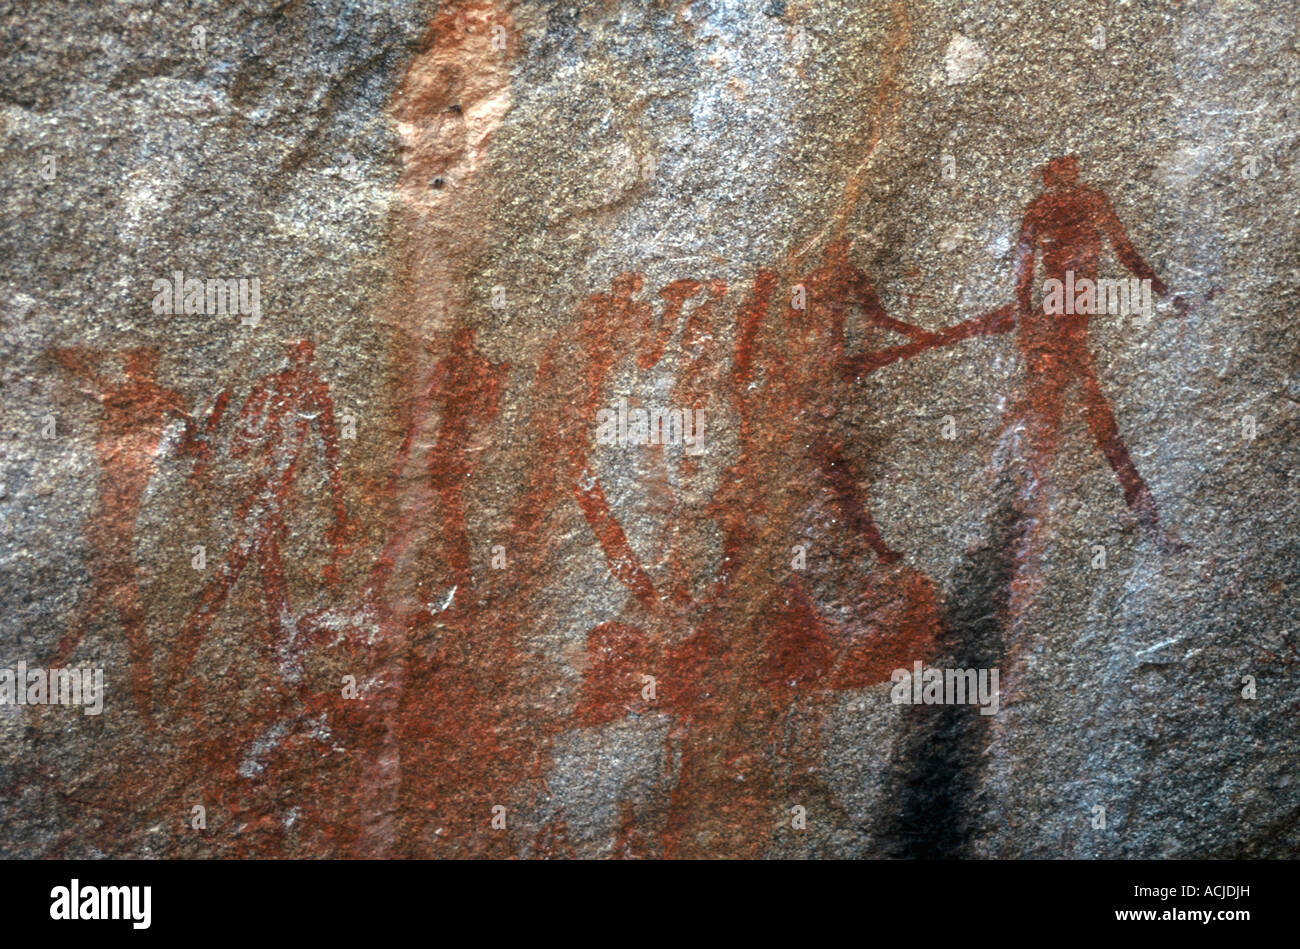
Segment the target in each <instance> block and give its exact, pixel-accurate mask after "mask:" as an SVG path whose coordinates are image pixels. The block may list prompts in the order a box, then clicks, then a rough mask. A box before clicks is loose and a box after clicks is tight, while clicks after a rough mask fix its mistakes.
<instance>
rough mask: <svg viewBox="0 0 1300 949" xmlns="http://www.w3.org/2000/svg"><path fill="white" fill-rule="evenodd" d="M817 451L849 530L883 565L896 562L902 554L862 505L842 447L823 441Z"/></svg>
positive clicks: (824, 474)
mask: <svg viewBox="0 0 1300 949" xmlns="http://www.w3.org/2000/svg"><path fill="white" fill-rule="evenodd" d="M814 452H815V456H816V461H817V465H818V467H819V468H820V469H821V473H822V477H824V478H825V479H826V483H827V484H828V485H829V486H830V489H831V491H832V492H833V494H834V495H835V502H836V504H837V505H838V506H839V509H840V512H841V513H842V514H843V515H844V519H845V520H847V521H848V522H849V527H850V528H852V529H853V531H854V532H855V533H857V534H858V535H860V536H861V537H863V538H865V539H866V541H867V543H868V544H870V545H871V549H872V550H874V551H875V552H876V556H877V557H879V558H880V562H881V563H894V562H895V561H896V560H898V559H899V558H900V557H902V556H903V555H902V554H900V553H898V551H896V550H892V549H891V548H890V547H889V545H888V544H886V543H885V538H884V537H882V536H881V534H880V529H879V528H878V527H876V522H875V521H874V520H872V518H871V512H870V511H868V510H867V508H866V506H865V505H864V504H863V503H862V498H861V496H860V494H859V492H858V484H857V481H856V480H855V479H854V477H853V474H852V472H850V470H849V465H848V461H847V460H846V459H845V457H844V454H843V452H842V451H840V447H839V446H838V445H836V444H834V443H832V442H831V441H830V440H828V439H823V440H822V441H820V442H819V443H818V445H817V446H816V448H815V449H814Z"/></svg>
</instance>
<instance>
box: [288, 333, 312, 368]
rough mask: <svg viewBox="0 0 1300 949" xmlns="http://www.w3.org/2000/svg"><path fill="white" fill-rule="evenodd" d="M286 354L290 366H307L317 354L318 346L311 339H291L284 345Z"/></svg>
mask: <svg viewBox="0 0 1300 949" xmlns="http://www.w3.org/2000/svg"><path fill="white" fill-rule="evenodd" d="M284 352H285V355H286V356H288V357H289V365H291V366H295V367H301V366H306V365H307V364H308V363H310V362H311V360H312V356H314V355H315V354H316V345H315V343H313V342H312V341H311V340H309V339H291V340H288V341H287V342H286V343H285V344H284Z"/></svg>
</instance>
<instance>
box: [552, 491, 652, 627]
mask: <svg viewBox="0 0 1300 949" xmlns="http://www.w3.org/2000/svg"><path fill="white" fill-rule="evenodd" d="M573 496H574V498H575V499H576V500H577V502H578V506H579V507H580V508H582V513H583V516H585V517H586V518H587V523H588V524H590V525H591V529H592V530H593V531H594V532H595V533H596V538H597V540H599V541H600V548H601V550H603V551H604V552H605V559H606V561H607V562H608V563H609V570H610V572H611V573H612V574H614V576H615V577H617V578H618V580H619V582H620V583H622V584H623V585H624V586H626V587H627V588H628V589H629V590H631V591H632V593H633V595H635V596H636V598H637V599H638V600H640V601H641V603H642V604H644V605H645V606H646V607H647V608H650V609H653V608H654V607H655V606H656V604H657V603H658V600H659V595H658V593H656V592H655V588H654V584H653V583H651V582H650V578H649V577H648V576H647V575H646V572H645V570H644V569H643V568H642V567H641V562H640V561H639V560H638V559H637V556H636V552H635V551H633V550H632V545H631V544H629V543H628V541H627V535H626V534H624V533H623V527H622V525H621V524H619V522H618V520H617V519H616V518H615V517H614V513H613V511H611V510H610V507H609V501H608V500H606V498H605V492H604V491H603V490H602V489H601V487H600V482H599V481H597V480H596V479H595V478H594V477H592V476H591V474H590V473H589V472H588V471H587V470H586V469H585V468H584V469H582V471H581V473H580V474H579V475H578V477H577V479H576V480H575V481H574V483H573Z"/></svg>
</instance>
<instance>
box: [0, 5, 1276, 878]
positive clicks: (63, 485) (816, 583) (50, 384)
mask: <svg viewBox="0 0 1300 949" xmlns="http://www.w3.org/2000/svg"><path fill="white" fill-rule="evenodd" d="M0 28H2V29H3V33H4V36H5V40H6V42H5V52H4V53H3V55H0V141H2V142H3V146H4V147H3V152H2V154H0V163H3V168H4V175H3V179H2V181H3V183H2V184H0V202H2V203H3V209H4V214H3V218H2V219H0V249H2V250H3V256H2V258H0V279H3V283H4V294H3V299H2V300H0V307H2V308H3V310H2V313H0V316H2V319H3V325H2V327H0V333H2V334H3V335H2V337H0V340H2V345H3V353H4V359H3V391H4V397H3V400H0V451H2V452H3V455H2V457H0V512H2V514H3V529H2V530H3V533H2V535H0V565H2V567H3V573H2V576H3V580H0V584H2V587H0V591H2V592H0V596H3V602H4V605H5V623H4V626H3V629H4V632H3V635H2V636H0V645H3V654H0V670H3V669H10V670H15V672H17V670H18V667H19V663H25V668H26V669H28V670H39V669H57V668H76V669H87V670H93V669H102V670H103V674H104V693H103V709H102V714H83V713H82V712H81V711H79V710H77V709H76V708H69V707H65V706H62V705H57V704H47V705H45V706H42V705H40V704H39V699H36V698H34V699H33V700H34V701H36V702H37V704H33V705H17V704H14V702H16V701H17V695H18V692H20V691H24V690H22V689H17V688H16V687H15V686H14V685H13V681H12V678H11V679H10V686H9V689H10V691H9V693H7V695H8V696H10V697H12V701H8V702H7V703H6V704H3V705H0V749H2V750H0V794H2V795H3V797H2V801H3V804H2V805H0V854H3V855H5V856H67V857H79V856H152V857H196V856H274V855H284V856H295V857H304V856H387V857H425V856H432V857H440V856H495V857H506V856H519V857H542V856H552V857H558V856H578V857H629V856H632V857H635V856H647V857H691V856H736V857H740V856H744V857H763V856H768V857H796V856H837V857H881V856H891V857H922V856H965V857H1016V856H1030V857H1173V856H1190V857H1233V856H1258V857H1284V856H1294V855H1295V854H1296V853H1297V851H1298V850H1300V788H1298V787H1297V785H1296V784H1295V783H1294V781H1293V775H1294V772H1295V764H1296V755H1297V751H1300V717H1298V716H1297V711H1300V694H1298V692H1300V690H1298V689H1297V677H1296V666H1297V663H1300V643H1297V638H1300V630H1297V629H1296V625H1297V623H1296V621H1297V619H1298V618H1300V596H1298V595H1300V570H1297V562H1298V561H1300V542H1298V541H1297V526H1298V521H1300V516H1298V515H1300V502H1298V500H1297V491H1296V479H1297V463H1298V462H1300V458H1298V457H1297V449H1296V435H1297V428H1298V426H1300V408H1298V405H1297V403H1300V360H1298V358H1297V347H1296V343H1295V341H1294V332H1293V331H1294V327H1295V317H1294V314H1295V312H1296V309H1297V305H1298V304H1300V298H1298V297H1300V294H1298V293H1297V260H1298V257H1297V244H1296V239H1295V234H1296V230H1295V224H1294V221H1295V217H1296V214H1297V210H1298V208H1297V201H1298V199H1297V189H1296V184H1297V180H1296V157H1297V144H1296V143H1297V136H1296V132H1295V125H1296V123H1295V117H1296V114H1297V106H1298V105H1300V103H1298V101H1297V91H1298V90H1300V75H1298V74H1297V66H1296V64H1297V38H1296V22H1295V16H1294V9H1293V6H1292V4H1290V3H1289V2H1286V0H1261V2H1258V3H1253V4H1250V5H1247V6H1239V5H1231V4H1226V3H1215V2H1209V0H1196V2H1177V0H1156V2H1150V3H1143V4H1135V3H1123V4H1101V3H1095V2H1078V0H1070V2H1063V3H1058V4H1031V3H1022V2H1019V0H1015V2H989V3H980V4H967V5H960V4H950V3H925V2H906V0H892V2H888V3H885V2H882V3H877V4H856V3H843V2H839V0H822V2H818V3H801V2H794V0H770V2H769V0H753V2H724V0H718V2H689V0H687V2H671V3H659V2H655V3H649V4H633V3H626V2H623V3H620V2H607V3H600V4H578V5H568V4H558V3H552V2H528V3H507V2H505V0H465V2H452V3H444V4H435V3H428V2H425V3H416V2H406V3H402V2H395V0H367V2H366V3H363V4H351V3H342V2H337V0H319V2H312V3H280V4H276V3H269V2H252V3H243V4H230V3H225V2H222V0H212V2H205V3H202V4H197V5H193V4H181V3H175V2H171V0H163V2H161V3H157V2H151V3H143V2H129V3H118V4H112V5H94V4H82V5H73V6H71V7H68V6H64V5H54V4H50V5H38V6H37V7H36V8H34V9H32V8H29V7H26V6H21V5H14V6H12V7H11V8H10V9H9V10H8V11H6V12H3V13H0ZM1069 156H1076V158H1075V160H1074V161H1071V160H1070V158H1069ZM1040 251H1041V258H1038V257H1036V253H1037V252H1040ZM1029 261H1036V264H1037V267H1036V269H1035V270H1034V271H1033V274H1032V276H1031V277H1026V282H1025V283H1024V285H1023V287H1022V288H1020V289H1021V290H1023V291H1024V293H1027V294H1029V296H1028V297H1026V296H1024V294H1023V293H1019V294H1018V287H1017V282H1016V277H1017V273H1024V268H1025V265H1026V263H1027V262H1029ZM1066 270H1069V271H1071V273H1072V276H1077V277H1080V278H1090V279H1096V278H1103V279H1107V280H1113V279H1118V278H1121V277H1123V278H1129V277H1133V278H1136V279H1139V280H1142V279H1146V280H1149V281H1150V282H1149V283H1148V284H1147V287H1148V288H1149V289H1151V291H1152V298H1151V301H1150V302H1151V308H1150V310H1149V312H1146V313H1143V312H1137V313H1130V314H1127V315H1126V314H1123V313H1113V312H1101V313H1097V314H1095V315H1093V317H1092V319H1091V321H1088V320H1087V318H1086V316H1085V317H1083V318H1079V317H1075V316H1068V315H1061V316H1053V317H1046V316H1044V313H1043V307H1044V306H1045V304H1044V303H1043V300H1042V297H1043V296H1044V293H1043V290H1044V288H1043V286H1042V282H1043V281H1044V280H1045V279H1046V278H1048V277H1051V276H1052V275H1053V274H1064V272H1065V271H1066ZM178 273H179V275H180V276H177V274H178ZM187 281H190V282H188V283H187ZM194 281H197V282H194ZM241 281H242V282H241ZM254 281H256V282H254ZM218 289H219V290H220V291H221V295H220V296H218V293H217V291H218ZM1161 291H1167V292H1164V293H1162V292H1161ZM1136 299H1137V300H1139V301H1140V300H1141V294H1140V292H1139V293H1138V296H1137V298H1136ZM950 327H958V329H957V330H950V331H949V332H947V333H944V332H943V331H944V330H945V329H947V328H950ZM1085 327H1086V335H1085V333H1084V328H1085ZM651 409H655V410H671V420H672V421H673V423H674V425H675V426H676V427H670V428H666V429H665V430H666V431H668V432H670V433H673V434H680V430H681V428H682V427H683V425H682V423H683V420H684V421H685V426H684V427H685V430H686V433H687V435H689V436H690V438H691V439H693V440H694V441H693V443H692V442H687V441H685V440H683V439H681V438H678V439H676V440H675V441H676V443H674V444H668V445H648V444H639V443H637V442H638V432H639V429H638V411H640V410H651ZM682 410H686V411H685V415H684V416H683V411H682ZM1112 419H1113V424H1112V421H1111V420H1112ZM664 424H665V425H666V426H667V424H668V423H667V422H665V423H664ZM611 441H612V442H613V443H612V444H611V443H609V442H611ZM620 442H622V443H621V444H620ZM1108 462H1109V464H1108ZM1157 512H1158V513H1157ZM914 663H922V664H923V667H932V668H936V669H939V670H945V669H973V670H979V671H983V673H984V674H986V675H987V674H988V673H990V672H991V671H993V670H996V671H997V672H998V674H999V677H1000V678H999V689H998V695H997V699H996V700H995V701H988V702H984V703H983V705H978V704H970V703H969V702H967V703H964V704H953V703H947V704H927V703H924V702H922V704H903V703H900V702H898V701H897V699H898V698H899V697H900V695H906V696H909V697H910V696H911V695H912V694H913V693H912V691H911V687H910V685H911V684H910V681H906V680H905V681H904V682H903V687H902V688H901V689H900V688H899V686H898V683H897V681H891V677H892V679H893V680H897V679H898V677H899V674H898V673H896V672H895V670H905V671H907V672H909V673H910V672H911V671H912V670H913V669H914V668H915V667H914ZM37 677H38V678H39V675H38V676H37ZM24 684H25V685H26V684H27V683H24ZM5 687H6V685H5V678H4V673H3V672H2V671H0V699H3V698H6V693H4V689H5ZM920 687H921V682H919V681H918V683H917V690H918V691H917V694H918V695H920V694H921V692H920ZM28 697H31V696H30V693H28ZM87 701H88V700H87ZM981 712H993V714H981Z"/></svg>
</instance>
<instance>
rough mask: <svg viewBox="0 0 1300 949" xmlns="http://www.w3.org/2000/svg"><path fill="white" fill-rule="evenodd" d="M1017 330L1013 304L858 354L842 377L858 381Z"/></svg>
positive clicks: (850, 360) (846, 366)
mask: <svg viewBox="0 0 1300 949" xmlns="http://www.w3.org/2000/svg"><path fill="white" fill-rule="evenodd" d="M1015 328H1016V315H1015V304H1011V303H1008V304H1005V305H1004V306H1000V307H998V308H997V309H996V310H990V311H989V312H987V313H984V314H982V315H980V316H977V317H975V318H974V319H970V320H964V321H963V322H961V323H956V324H954V325H952V326H949V327H947V328H945V329H942V330H938V331H937V332H934V333H930V334H928V335H927V336H926V338H925V339H918V340H914V341H912V342H910V343H903V344H902V345H901V346H889V347H886V348H885V349H876V350H869V351H867V352H864V353H859V354H858V355H856V356H853V357H852V358H850V359H848V360H846V361H845V367H844V369H843V375H844V377H845V378H847V379H858V378H861V377H862V376H865V375H866V374H867V373H869V372H874V371H875V370H877V369H881V368H883V367H885V366H888V365H889V364H890V363H895V362H898V361H899V360H903V359H911V358H912V357H913V356H916V355H919V354H920V353H923V352H925V351H926V350H927V349H938V348H939V347H941V346H951V345H952V344H953V343H959V342H961V341H962V340H964V339H970V338H971V337H972V336H997V335H999V334H1001V333H1009V332H1011V331H1012V330H1013V329H1015Z"/></svg>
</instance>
